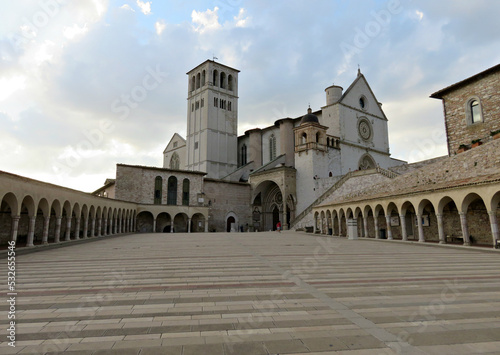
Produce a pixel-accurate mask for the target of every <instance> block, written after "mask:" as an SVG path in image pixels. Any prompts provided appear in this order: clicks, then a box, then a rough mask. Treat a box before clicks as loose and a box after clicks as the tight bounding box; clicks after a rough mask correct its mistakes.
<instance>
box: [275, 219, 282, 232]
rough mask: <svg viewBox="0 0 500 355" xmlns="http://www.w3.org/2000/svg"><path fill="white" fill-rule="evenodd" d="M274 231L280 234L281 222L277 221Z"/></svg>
mask: <svg viewBox="0 0 500 355" xmlns="http://www.w3.org/2000/svg"><path fill="white" fill-rule="evenodd" d="M276 230H277V231H278V233H281V221H278V223H276Z"/></svg>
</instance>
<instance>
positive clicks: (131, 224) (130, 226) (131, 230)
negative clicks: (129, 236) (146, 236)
mask: <svg viewBox="0 0 500 355" xmlns="http://www.w3.org/2000/svg"><path fill="white" fill-rule="evenodd" d="M133 225H134V219H133V218H132V217H130V218H129V219H128V231H129V233H132V232H133V231H134V229H133Z"/></svg>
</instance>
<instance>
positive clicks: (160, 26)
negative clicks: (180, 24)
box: [155, 20, 167, 36]
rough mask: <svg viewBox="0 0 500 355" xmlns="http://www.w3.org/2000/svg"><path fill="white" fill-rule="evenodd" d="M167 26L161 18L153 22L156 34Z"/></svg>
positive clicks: (159, 33)
mask: <svg viewBox="0 0 500 355" xmlns="http://www.w3.org/2000/svg"><path fill="white" fill-rule="evenodd" d="M166 27H167V25H166V24H165V21H163V20H159V21H156V22H155V30H156V34H157V35H158V36H159V35H161V33H162V32H163V31H165V28H166Z"/></svg>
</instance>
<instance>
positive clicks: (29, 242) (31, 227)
mask: <svg viewBox="0 0 500 355" xmlns="http://www.w3.org/2000/svg"><path fill="white" fill-rule="evenodd" d="M35 221H36V216H31V217H30V224H29V229H28V240H27V241H26V246H27V247H32V246H33V245H34V244H33V239H34V236H35Z"/></svg>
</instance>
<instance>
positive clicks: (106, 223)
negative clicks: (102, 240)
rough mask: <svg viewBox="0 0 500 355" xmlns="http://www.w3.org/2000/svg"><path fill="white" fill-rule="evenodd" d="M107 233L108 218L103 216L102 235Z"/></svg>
mask: <svg viewBox="0 0 500 355" xmlns="http://www.w3.org/2000/svg"><path fill="white" fill-rule="evenodd" d="M106 235H108V218H107V217H104V233H103V236H106Z"/></svg>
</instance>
